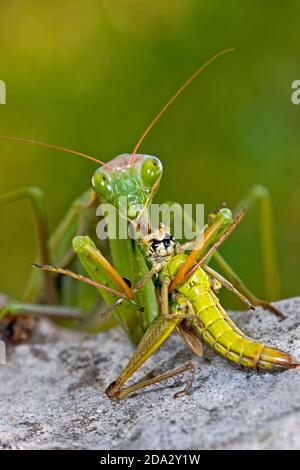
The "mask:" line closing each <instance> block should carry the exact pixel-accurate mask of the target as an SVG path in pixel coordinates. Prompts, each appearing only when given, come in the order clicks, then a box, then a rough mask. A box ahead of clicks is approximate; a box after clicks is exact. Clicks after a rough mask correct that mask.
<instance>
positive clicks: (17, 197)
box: [0, 188, 56, 304]
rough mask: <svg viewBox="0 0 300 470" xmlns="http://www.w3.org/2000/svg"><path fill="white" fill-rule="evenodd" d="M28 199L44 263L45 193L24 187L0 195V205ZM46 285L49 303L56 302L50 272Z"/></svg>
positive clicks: (45, 242) (46, 274) (47, 233)
mask: <svg viewBox="0 0 300 470" xmlns="http://www.w3.org/2000/svg"><path fill="white" fill-rule="evenodd" d="M23 199H25V200H28V201H29V202H30V204H31V206H32V209H33V213H34V218H35V224H36V232H37V240H38V246H39V252H40V261H41V263H43V264H48V263H49V252H48V237H49V232H48V219H47V212H46V205H45V197H44V193H43V192H42V191H41V190H40V189H38V188H24V189H19V190H16V191H12V192H10V193H7V194H3V195H1V196H0V205H6V204H10V203H12V202H15V201H21V200H23ZM44 287H45V292H46V296H47V302H48V303H49V304H53V303H55V300H56V293H55V289H54V284H53V280H52V279H51V276H50V275H49V273H46V272H45V273H44Z"/></svg>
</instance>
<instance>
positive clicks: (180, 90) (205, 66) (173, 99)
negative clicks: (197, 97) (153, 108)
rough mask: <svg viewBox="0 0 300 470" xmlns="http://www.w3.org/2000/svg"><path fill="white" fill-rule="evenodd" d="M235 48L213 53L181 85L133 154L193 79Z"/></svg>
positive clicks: (155, 118)
mask: <svg viewBox="0 0 300 470" xmlns="http://www.w3.org/2000/svg"><path fill="white" fill-rule="evenodd" d="M233 51H234V49H233V48H230V49H225V50H223V51H220V52H217V54H215V55H213V56H212V57H211V58H210V59H209V60H208V61H207V62H205V64H203V65H202V66H201V67H200V68H199V69H198V70H196V72H195V73H194V74H193V75H192V76H191V77H190V78H189V79H188V80H187V81H186V82H184V83H183V85H181V87H180V88H179V89H178V90H177V91H176V93H175V94H174V95H173V96H172V98H170V99H169V101H168V102H167V103H166V104H165V105H164V106H163V108H162V109H161V110H160V111H159V113H158V114H157V115H156V116H155V117H154V119H153V120H152V121H151V122H150V124H149V125H148V126H147V128H146V129H145V131H144V132H143V134H142V135H141V137H140V138H139V140H138V142H137V143H136V145H135V147H134V149H133V152H132V155H135V154H136V152H137V151H138V149H139V147H140V146H141V144H142V142H143V141H144V140H145V138H146V137H147V135H148V134H149V132H150V131H151V129H152V127H153V126H154V125H155V124H156V123H157V121H158V120H159V119H160V117H161V116H162V115H163V114H164V113H165V111H167V109H168V108H169V107H170V106H171V104H172V103H173V102H174V101H175V100H176V98H178V96H179V95H180V94H181V93H182V92H183V91H184V90H185V89H186V88H187V87H188V86H189V85H190V84H191V83H192V81H193V80H194V79H195V78H196V77H197V76H198V75H199V74H200V73H201V72H203V70H205V69H206V68H207V67H208V66H209V65H210V64H211V63H212V62H214V61H215V60H216V59H218V58H219V57H220V56H221V55H224V54H227V53H228V52H233Z"/></svg>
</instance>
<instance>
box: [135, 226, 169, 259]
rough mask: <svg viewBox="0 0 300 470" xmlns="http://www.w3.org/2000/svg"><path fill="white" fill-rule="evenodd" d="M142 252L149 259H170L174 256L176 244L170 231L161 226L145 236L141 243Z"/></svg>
mask: <svg viewBox="0 0 300 470" xmlns="http://www.w3.org/2000/svg"><path fill="white" fill-rule="evenodd" d="M139 243H140V246H141V250H142V252H143V253H144V255H145V256H146V257H147V258H151V259H155V258H168V257H169V256H172V255H173V254H174V251H175V248H176V242H175V240H174V239H173V237H172V236H171V233H170V230H169V229H168V228H167V227H165V226H161V227H160V228H157V229H155V230H153V232H151V233H149V234H148V235H146V236H144V237H143V238H142V239H141V240H140V241H139Z"/></svg>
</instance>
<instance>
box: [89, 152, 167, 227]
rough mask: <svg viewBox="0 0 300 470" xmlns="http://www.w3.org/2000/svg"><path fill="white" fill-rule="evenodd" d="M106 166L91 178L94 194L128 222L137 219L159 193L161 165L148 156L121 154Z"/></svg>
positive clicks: (155, 159) (154, 158) (156, 159)
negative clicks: (110, 205)
mask: <svg viewBox="0 0 300 470" xmlns="http://www.w3.org/2000/svg"><path fill="white" fill-rule="evenodd" d="M108 166H109V167H104V166H102V167H100V168H98V169H97V170H96V171H95V173H94V175H93V178H92V187H93V189H94V191H95V193H96V194H97V195H98V196H99V199H100V201H101V202H102V203H103V202H104V203H109V204H112V205H113V206H114V207H115V208H116V209H117V210H119V211H120V212H121V214H122V215H124V216H126V217H127V218H128V219H130V220H134V219H136V218H137V217H138V216H139V215H140V214H141V211H143V210H144V209H145V208H146V207H148V205H149V204H150V203H151V201H152V199H153V197H154V195H155V193H156V191H157V189H158V186H159V182H160V179H161V176H162V172H163V168H162V164H161V161H160V160H159V159H158V158H157V157H154V156H151V155H142V154H134V155H130V154H124V155H119V156H118V157H115V158H114V159H113V160H111V161H110V162H109V164H108ZM122 197H123V198H124V199H121V198H122ZM124 204H125V206H124ZM125 212H126V214H125Z"/></svg>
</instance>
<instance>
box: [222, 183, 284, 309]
mask: <svg viewBox="0 0 300 470" xmlns="http://www.w3.org/2000/svg"><path fill="white" fill-rule="evenodd" d="M256 203H257V204H258V205H259V212H260V231H261V247H262V257H263V263H262V264H263V267H264V270H265V279H266V295H267V298H268V299H273V300H275V299H277V298H279V293H280V288H279V274H278V267H277V259H276V250H275V242H274V224H273V215H272V203H271V197H270V193H269V191H268V190H267V189H266V188H265V187H264V186H254V187H253V188H252V190H251V191H250V192H249V194H248V196H246V198H245V199H244V200H243V201H242V202H241V203H240V204H239V207H246V208H249V209H250V208H251V207H252V206H253V205H254V204H256ZM214 261H215V262H216V264H217V265H218V266H219V268H220V269H221V270H222V271H223V273H224V274H225V276H226V278H227V279H228V280H229V281H230V282H231V283H232V284H233V285H234V287H235V288H236V289H238V290H239V291H240V292H241V293H242V294H243V295H245V296H246V297H247V298H248V299H249V300H250V302H251V303H252V304H253V305H255V306H261V307H263V308H264V309H265V310H269V311H270V312H271V313H274V314H275V315H277V316H279V317H281V318H284V315H283V314H282V313H281V312H280V311H279V310H278V309H277V308H276V307H274V306H273V305H271V304H270V303H269V302H267V301H265V300H262V299H259V298H258V297H256V296H255V295H254V294H253V293H252V292H251V291H250V290H249V289H248V288H247V287H246V286H245V284H244V283H243V281H242V280H241V278H240V277H239V276H238V275H237V273H236V272H235V271H234V270H233V269H232V268H231V266H230V265H229V264H228V263H227V262H226V261H225V259H224V258H223V256H221V255H220V253H218V252H216V253H214Z"/></svg>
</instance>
